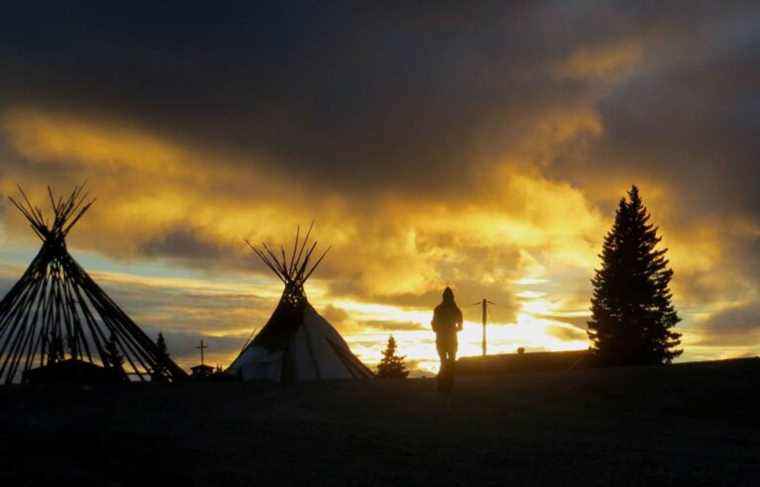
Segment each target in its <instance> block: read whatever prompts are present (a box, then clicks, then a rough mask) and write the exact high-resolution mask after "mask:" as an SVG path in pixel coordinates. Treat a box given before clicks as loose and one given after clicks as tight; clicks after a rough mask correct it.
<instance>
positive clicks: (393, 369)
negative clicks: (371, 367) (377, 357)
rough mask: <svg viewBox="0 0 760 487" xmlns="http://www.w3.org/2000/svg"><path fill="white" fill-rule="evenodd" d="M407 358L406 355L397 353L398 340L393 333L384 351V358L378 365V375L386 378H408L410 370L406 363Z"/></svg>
mask: <svg viewBox="0 0 760 487" xmlns="http://www.w3.org/2000/svg"><path fill="white" fill-rule="evenodd" d="M405 358H406V357H405V356H403V357H399V356H398V355H396V340H395V339H394V338H393V335H391V336H390V337H388V345H386V347H385V351H383V360H381V361H380V364H379V365H378V366H377V376H378V377H382V378H384V379H406V376H407V375H409V371H408V370H406V365H404V359H405Z"/></svg>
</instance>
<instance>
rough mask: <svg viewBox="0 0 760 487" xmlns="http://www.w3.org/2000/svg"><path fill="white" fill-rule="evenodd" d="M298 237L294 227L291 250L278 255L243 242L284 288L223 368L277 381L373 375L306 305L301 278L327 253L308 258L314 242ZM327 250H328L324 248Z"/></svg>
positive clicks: (315, 243) (309, 305)
mask: <svg viewBox="0 0 760 487" xmlns="http://www.w3.org/2000/svg"><path fill="white" fill-rule="evenodd" d="M310 234H311V228H309V231H308V232H307V233H306V236H305V237H304V238H303V241H299V237H300V231H299V232H297V233H296V241H295V245H294V246H293V250H292V252H288V253H287V254H286V252H285V248H284V247H281V248H280V255H279V256H277V255H275V253H274V252H273V251H272V250H271V249H270V248H269V247H268V246H267V245H266V244H264V245H263V246H262V248H257V247H255V246H253V245H251V244H250V243H248V245H249V246H250V247H251V249H252V250H253V251H254V252H255V253H256V255H258V256H259V258H260V259H261V260H262V261H263V262H264V263H265V264H266V265H267V267H269V268H270V269H271V270H272V272H274V274H275V275H276V276H277V277H278V278H279V279H280V280H281V281H282V282H283V284H284V285H285V290H284V292H283V293H282V297H281V298H280V302H279V303H278V304H277V308H276V309H275V310H274V313H273V314H272V316H271V318H269V321H268V322H267V323H266V325H264V327H263V328H262V329H261V331H260V332H259V333H258V334H257V335H256V336H255V337H254V338H253V340H252V341H251V342H250V343H249V344H248V345H247V346H245V347H244V348H243V351H242V352H241V353H240V355H239V356H238V357H237V358H236V359H235V361H234V362H233V363H232V365H230V367H229V369H228V370H227V371H228V372H229V373H231V374H234V375H236V376H238V377H240V378H241V379H242V380H268V381H274V382H282V383H293V382H302V381H314V380H326V379H367V378H370V377H372V376H373V374H372V371H370V370H369V369H368V368H367V367H366V366H365V365H364V364H363V363H362V362H361V361H360V360H359V359H358V358H357V357H356V356H355V355H354V354H353V353H352V352H351V349H350V348H349V347H348V344H346V342H345V340H343V337H341V336H340V333H338V331H337V330H336V329H335V328H333V326H332V325H331V324H330V323H329V322H328V321H327V320H326V319H324V318H323V317H322V316H320V315H319V313H317V311H316V310H315V309H314V308H313V307H312V306H311V304H309V301H308V300H307V299H306V295H305V294H304V288H303V286H304V283H305V282H306V280H307V279H308V278H309V276H311V274H312V273H313V272H314V270H315V269H316V268H317V266H318V265H319V264H320V262H322V259H323V258H324V256H325V255H326V254H327V251H325V252H324V253H323V254H322V256H321V257H320V258H319V259H317V260H316V262H314V263H313V264H311V265H310V263H311V257H312V255H313V254H314V250H315V249H316V247H317V242H314V243H312V244H309V235H310ZM328 250H329V249H328Z"/></svg>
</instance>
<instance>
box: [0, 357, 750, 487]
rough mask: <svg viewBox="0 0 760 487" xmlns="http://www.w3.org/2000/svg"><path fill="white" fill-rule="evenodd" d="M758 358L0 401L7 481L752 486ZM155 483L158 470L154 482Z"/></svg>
mask: <svg viewBox="0 0 760 487" xmlns="http://www.w3.org/2000/svg"><path fill="white" fill-rule="evenodd" d="M759 372H760V359H750V360H741V361H728V362H713V363H700V364H681V365H675V366H671V367H667V368H619V369H608V370H599V369H597V370H572V371H567V372H563V373H559V374H558V373H546V374H538V373H535V374H528V375H509V376H502V377H483V378H471V379H463V380H460V381H459V382H458V384H457V386H456V391H455V397H454V398H453V401H452V403H451V406H450V408H449V407H447V406H446V404H445V401H443V400H442V399H441V398H440V397H439V396H438V395H437V394H436V393H435V385H434V382H433V381H432V380H426V379H420V380H409V381H374V382H371V383H348V382H343V383H331V384H323V385H319V384H311V385H304V386H298V387H293V388H286V389H282V388H276V387H269V386H261V385H254V384H239V383H223V384H200V383H198V384H184V385H176V386H135V387H129V388H122V389H93V390H84V391H82V390H78V391H70V390H68V391H64V390H53V389H38V388H26V387H11V388H4V389H0V424H2V425H3V427H2V429H0V480H2V481H6V482H11V481H13V482H19V481H21V482H29V483H43V482H45V483H50V482H55V483H60V482H61V481H62V480H63V481H67V482H74V481H80V482H86V481H91V482H97V484H104V483H105V484H113V485H118V484H127V483H129V484H139V483H141V482H143V481H147V480H153V481H156V480H163V481H166V482H171V484H172V485H179V484H185V485H202V484H214V485H217V484H224V485H252V484H253V483H255V482H257V481H263V480H265V479H271V478H274V479H276V480H277V482H276V484H284V485H295V484H299V485H303V484H304V483H305V482H309V483H310V484H312V485H313V484H317V485H324V484H345V483H349V484H350V483H354V484H362V485H383V484H389V483H396V484H398V485H426V486H429V485H443V484H446V485H497V484H498V485H503V484H505V483H510V482H511V483H517V485H520V484H533V485H549V484H558V483H559V484H564V485H566V484H568V483H570V482H573V483H582V484H584V485H653V484H654V483H655V482H662V481H665V482H671V483H672V482H676V483H682V482H689V483H691V484H696V485H703V484H704V485H710V484H716V483H719V484H727V485H757V484H758V482H760V465H759V464H758V462H757V459H758V458H759V457H760V456H759V455H760V438H758V435H757V431H758V430H760V418H758V411H760V408H759V406H760V394H759V393H758V391H760V387H759V386H760V373H759ZM151 471H152V472H151Z"/></svg>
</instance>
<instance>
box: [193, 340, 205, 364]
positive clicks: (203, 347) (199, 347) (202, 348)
mask: <svg viewBox="0 0 760 487" xmlns="http://www.w3.org/2000/svg"><path fill="white" fill-rule="evenodd" d="M195 348H197V349H198V350H200V351H201V365H203V358H204V357H203V351H204V350H205V349H207V348H208V345H206V344H205V343H203V340H201V344H200V346H198V347H195Z"/></svg>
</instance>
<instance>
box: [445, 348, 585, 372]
mask: <svg viewBox="0 0 760 487" xmlns="http://www.w3.org/2000/svg"><path fill="white" fill-rule="evenodd" d="M594 365H595V363H594V356H593V354H592V353H591V351H590V350H573V351H567V352H525V349H524V348H523V347H520V348H518V349H517V353H505V354H499V355H489V356H487V357H462V358H460V359H459V360H457V374H459V375H460V376H475V375H501V374H510V373H526V372H562V371H566V370H573V369H580V368H588V367H593V366H594Z"/></svg>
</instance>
